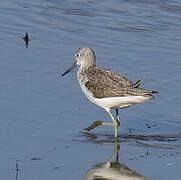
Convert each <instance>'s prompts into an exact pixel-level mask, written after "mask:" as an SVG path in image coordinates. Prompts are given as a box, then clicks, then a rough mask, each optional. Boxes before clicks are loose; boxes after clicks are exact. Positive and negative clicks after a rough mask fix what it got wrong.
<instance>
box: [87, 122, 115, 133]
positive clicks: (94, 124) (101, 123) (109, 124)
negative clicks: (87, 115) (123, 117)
mask: <svg viewBox="0 0 181 180" xmlns="http://www.w3.org/2000/svg"><path fill="white" fill-rule="evenodd" d="M100 125H105V126H114V125H113V123H108V122H103V121H95V122H94V123H92V124H91V125H90V126H89V127H88V128H85V130H87V131H90V130H92V129H94V128H96V127H97V126H100Z"/></svg>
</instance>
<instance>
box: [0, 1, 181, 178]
mask: <svg viewBox="0 0 181 180" xmlns="http://www.w3.org/2000/svg"><path fill="white" fill-rule="evenodd" d="M180 19H181V3H180V1H179V0H172V1H169V0H166V1H161V0H160V1H159V0H157V1H156V0H148V1H146V0H129V1H127V0H126V1H125V0H122V1H118V0H115V1H108V0H105V1H95V0H89V1H85V0H79V1H72V0H69V1H68V0H51V1H50V0H32V1H26V0H21V1H20V0H15V1H12V0H7V1H1V7H0V22H1V28H0V42H1V63H0V87H1V90H0V99H1V101H0V114H1V116H0V117H1V118H0V144H1V150H0V159H1V163H0V168H1V174H0V178H1V179H7V180H11V179H18V180H21V179H27V180H28V179H37V178H38V179H44V180H46V179H50V178H51V179H67V180H68V179H70V180H72V179H86V177H87V173H89V172H95V171H94V170H95V168H96V167H97V168H100V167H102V166H101V165H103V164H106V163H107V162H108V161H109V160H110V158H111V155H112V154H113V152H114V146H115V141H114V139H113V129H112V128H111V127H98V128H97V129H95V130H93V131H92V132H91V133H85V132H84V131H83V128H86V127H88V126H89V125H90V124H91V123H92V122H93V121H96V120H105V121H110V119H109V115H108V114H106V112H105V111H104V110H103V109H100V108H99V107H97V106H95V105H93V104H91V103H90V102H89V101H88V100H87V99H86V98H85V97H84V95H83V94H82V92H81V90H80V87H79V85H78V83H77V80H76V71H77V70H75V71H73V72H72V73H70V74H68V75H67V76H65V77H64V78H61V77H60V74H61V73H62V72H64V70H65V69H67V68H68V67H69V66H70V65H71V64H72V63H73V62H74V56H73V54H74V52H75V51H76V49H78V48H79V47H80V46H89V47H91V48H93V49H94V51H95V53H96V58H97V65H98V66H103V67H105V68H110V69H113V70H115V71H118V72H120V73H121V74H124V75H126V76H127V77H129V79H130V80H131V81H133V82H134V81H137V80H138V79H141V78H143V79H144V81H143V83H142V86H141V87H143V88H147V89H153V90H158V91H159V92H160V93H159V94H158V95H157V96H156V99H154V100H152V101H149V102H147V103H144V104H140V105H135V106H134V107H131V108H128V109H122V110H120V111H119V113H120V118H121V127H120V128H119V137H118V141H117V144H118V146H120V153H118V154H119V160H118V159H117V161H116V159H114V161H112V163H113V164H112V167H113V166H114V165H115V166H116V167H117V169H121V168H122V169H126V170H128V169H129V170H130V171H128V172H134V173H135V174H136V175H138V177H140V179H143V178H146V179H149V180H160V179H164V180H170V179H174V180H180V177H181V174H180V171H179V170H180V159H181V142H180V141H181V134H180V129H181V113H180V105H181V103H180V102H181V101H180V89H181V83H180V82H181V71H180V69H181V61H180V57H181V51H180V47H181V24H180ZM26 32H28V33H29V38H30V41H29V46H28V48H26V46H25V42H24V40H23V39H22V38H23V37H24V36H25V33H26ZM110 164H111V163H110ZM17 166H18V169H20V170H19V171H18V173H17ZM115 166H114V167H115ZM108 167H109V166H108ZM106 172H107V171H106ZM108 172H109V171H108ZM119 172H120V171H119ZM111 173H112V172H111ZM111 173H107V174H111ZM134 173H133V174H134ZM89 174H90V173H89ZM105 174H106V173H105ZM112 174H115V173H112ZM118 174H119V173H118ZM128 174H129V173H128ZM119 175H120V174H119ZM136 175H135V176H136ZM89 177H90V178H91V177H92V176H89ZM107 178H108V177H107ZM109 178H110V177H109ZM117 178H118V177H117ZM135 178H136V177H135ZM115 179H116V177H115ZM118 179H119V178H118ZM133 179H134V178H133Z"/></svg>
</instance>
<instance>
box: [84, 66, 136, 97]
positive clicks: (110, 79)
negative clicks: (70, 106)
mask: <svg viewBox="0 0 181 180" xmlns="http://www.w3.org/2000/svg"><path fill="white" fill-rule="evenodd" d="M87 73H88V74H89V75H88V76H87V77H88V79H87V82H86V83H85V86H86V87H87V88H88V89H89V90H90V91H91V92H92V93H93V95H94V97H96V98H105V97H118V96H125V92H126V89H127V87H129V86H132V85H133V84H132V82H131V81H129V80H128V79H127V78H126V77H124V76H122V75H120V74H119V73H116V72H113V71H110V70H105V69H102V68H94V70H90V71H89V72H87Z"/></svg>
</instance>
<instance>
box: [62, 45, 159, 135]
mask: <svg viewBox="0 0 181 180" xmlns="http://www.w3.org/2000/svg"><path fill="white" fill-rule="evenodd" d="M75 58H76V61H75V63H74V64H73V65H72V66H71V67H70V68H69V69H68V70H67V71H65V72H64V73H63V74H62V76H64V75H65V74H67V73H68V72H70V71H71V70H72V69H73V68H74V67H76V66H77V65H80V68H79V70H78V73H77V79H78V81H79V84H80V87H81V89H82V91H83V92H84V94H85V95H86V97H87V98H88V99H89V100H90V101H91V102H92V103H94V104H96V105H98V106H100V107H102V108H103V109H105V110H106V111H107V112H108V114H109V115H110V117H111V119H112V121H113V123H106V122H102V121H96V122H95V123H93V124H92V125H91V126H89V127H88V128H87V130H91V129H93V128H95V127H96V126H99V125H108V126H114V128H115V134H114V136H115V137H117V127H118V126H119V124H120V123H119V115H118V109H120V108H125V107H129V106H132V105H133V104H136V103H142V102H145V101H148V100H149V99H152V98H154V97H153V96H152V94H154V93H157V91H152V90H146V89H142V88H139V85H140V84H141V80H138V81H137V82H136V83H132V82H131V81H130V80H128V79H127V78H126V77H125V76H123V75H121V74H119V73H117V72H114V71H111V70H106V69H103V68H100V67H97V66H96V63H95V54H94V51H93V50H92V49H91V48H89V47H82V48H79V49H78V50H77V51H76V53H75ZM113 108H114V109H116V120H115V119H114V117H113V116H112V114H111V112H110V109H113Z"/></svg>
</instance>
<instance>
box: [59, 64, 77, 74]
mask: <svg viewBox="0 0 181 180" xmlns="http://www.w3.org/2000/svg"><path fill="white" fill-rule="evenodd" d="M76 66H77V64H76V62H74V64H72V66H71V67H70V68H69V69H67V70H66V71H65V72H64V73H63V74H62V75H61V76H65V74H67V73H69V72H70V71H72V69H74V68H75V67H76Z"/></svg>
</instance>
